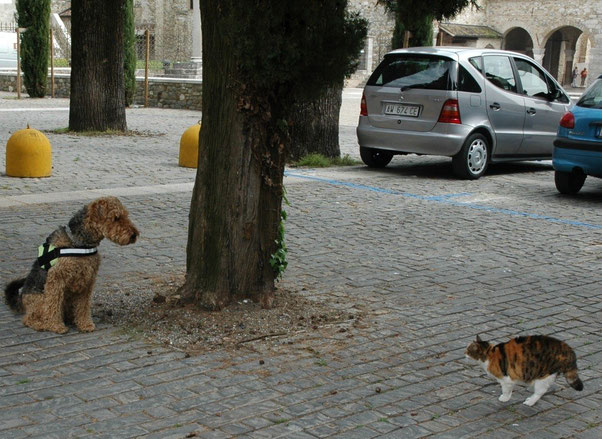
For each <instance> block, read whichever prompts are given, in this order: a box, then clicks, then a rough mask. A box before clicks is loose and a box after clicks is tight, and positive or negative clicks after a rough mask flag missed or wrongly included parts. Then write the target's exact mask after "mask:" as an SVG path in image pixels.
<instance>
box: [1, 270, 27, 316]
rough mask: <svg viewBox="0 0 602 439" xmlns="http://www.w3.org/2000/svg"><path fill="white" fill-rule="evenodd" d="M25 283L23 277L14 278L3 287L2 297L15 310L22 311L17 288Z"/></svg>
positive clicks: (21, 302)
mask: <svg viewBox="0 0 602 439" xmlns="http://www.w3.org/2000/svg"><path fill="white" fill-rule="evenodd" d="M23 285H25V278H23V279H16V280H14V281H12V282H11V283H9V284H8V285H7V286H6V288H5V289H4V298H5V299H6V304H7V305H8V306H9V307H10V308H11V309H12V310H13V311H16V312H23V301H22V300H21V294H20V293H19V290H20V289H21V287H22V286H23Z"/></svg>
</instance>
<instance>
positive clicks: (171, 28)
mask: <svg viewBox="0 0 602 439" xmlns="http://www.w3.org/2000/svg"><path fill="white" fill-rule="evenodd" d="M134 16H135V20H136V33H137V35H139V38H141V37H142V35H143V32H144V29H148V30H149V31H150V34H151V37H152V50H151V58H153V59H155V60H159V61H168V62H174V61H187V60H189V59H190V57H191V56H192V11H191V9H190V0H134Z"/></svg>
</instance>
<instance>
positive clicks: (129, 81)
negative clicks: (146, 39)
mask: <svg viewBox="0 0 602 439" xmlns="http://www.w3.org/2000/svg"><path fill="white" fill-rule="evenodd" d="M124 27H125V30H124V33H123V46H124V62H123V69H124V73H125V104H126V105H127V106H130V105H132V103H133V102H134V96H135V94H136V29H135V26H134V0H125V24H124Z"/></svg>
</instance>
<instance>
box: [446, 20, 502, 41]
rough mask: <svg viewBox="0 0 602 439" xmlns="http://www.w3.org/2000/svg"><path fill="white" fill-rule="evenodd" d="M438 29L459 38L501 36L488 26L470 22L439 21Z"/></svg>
mask: <svg viewBox="0 0 602 439" xmlns="http://www.w3.org/2000/svg"><path fill="white" fill-rule="evenodd" d="M439 29H441V30H442V31H443V32H445V33H447V34H449V35H451V36H452V37H461V38H500V39H501V38H503V35H502V34H501V33H499V32H498V31H496V30H495V29H492V28H490V27H489V26H476V25H471V24H457V23H439Z"/></svg>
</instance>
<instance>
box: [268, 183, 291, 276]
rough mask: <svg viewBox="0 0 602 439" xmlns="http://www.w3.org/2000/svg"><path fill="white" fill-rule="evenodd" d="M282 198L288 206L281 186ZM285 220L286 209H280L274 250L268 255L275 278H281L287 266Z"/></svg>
mask: <svg viewBox="0 0 602 439" xmlns="http://www.w3.org/2000/svg"><path fill="white" fill-rule="evenodd" d="M282 200H283V201H284V203H285V204H286V205H287V206H290V204H289V202H288V198H286V190H285V189H284V188H283V194H282ZM285 221H286V210H284V209H282V210H281V211H280V224H279V225H278V237H277V238H276V251H275V252H274V253H273V254H272V255H271V256H270V266H271V267H272V270H274V275H275V276H274V277H275V279H276V280H279V279H281V278H282V275H283V274H284V270H286V267H287V266H288V262H287V260H286V254H287V252H288V248H287V247H286V243H285V242H284V222H285Z"/></svg>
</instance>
